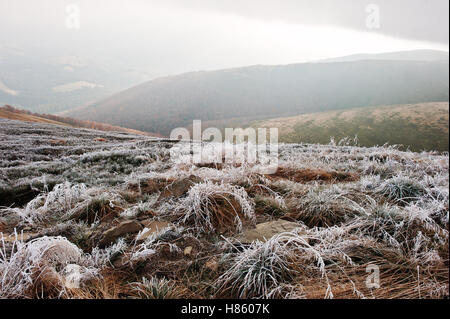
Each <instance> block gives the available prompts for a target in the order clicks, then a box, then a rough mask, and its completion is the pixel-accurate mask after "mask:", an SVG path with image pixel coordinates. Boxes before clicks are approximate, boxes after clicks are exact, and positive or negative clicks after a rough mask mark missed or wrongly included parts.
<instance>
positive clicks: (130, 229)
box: [99, 220, 143, 247]
mask: <svg viewBox="0 0 450 319" xmlns="http://www.w3.org/2000/svg"><path fill="white" fill-rule="evenodd" d="M142 228H143V226H142V225H141V224H140V223H138V222H137V221H134V220H128V221H124V222H122V223H120V224H118V225H117V226H115V227H112V228H110V229H108V230H107V231H105V232H104V233H103V236H102V239H101V240H100V243H99V247H105V246H107V245H109V244H111V243H113V242H114V241H115V240H116V239H118V238H120V237H123V236H125V235H129V234H135V233H137V232H139V231H141V230H142Z"/></svg>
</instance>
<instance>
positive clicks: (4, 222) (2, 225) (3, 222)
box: [0, 214, 22, 232]
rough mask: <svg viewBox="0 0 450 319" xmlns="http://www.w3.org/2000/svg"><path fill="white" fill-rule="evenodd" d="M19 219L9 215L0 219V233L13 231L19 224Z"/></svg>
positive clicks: (15, 215)
mask: <svg viewBox="0 0 450 319" xmlns="http://www.w3.org/2000/svg"><path fill="white" fill-rule="evenodd" d="M21 220H22V219H21V218H20V216H19V215H17V214H9V215H6V216H4V217H0V232H1V231H3V232H5V231H11V230H13V229H14V228H15V227H16V226H17V225H18V224H19V223H20V222H21Z"/></svg>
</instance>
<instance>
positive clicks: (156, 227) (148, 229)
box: [136, 220, 172, 242]
mask: <svg viewBox="0 0 450 319" xmlns="http://www.w3.org/2000/svg"><path fill="white" fill-rule="evenodd" d="M142 224H143V225H144V227H145V229H144V231H143V232H142V233H141V234H139V235H138V236H137V237H136V240H137V241H138V242H139V241H144V240H146V239H147V238H148V237H150V236H151V235H153V234H154V233H156V232H159V231H160V230H162V229H164V228H167V227H169V226H171V225H172V224H171V223H169V222H165V221H158V220H144V221H142Z"/></svg>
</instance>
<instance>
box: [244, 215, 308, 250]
mask: <svg viewBox="0 0 450 319" xmlns="http://www.w3.org/2000/svg"><path fill="white" fill-rule="evenodd" d="M299 227H300V225H299V224H298V223H294V222H289V221H286V220H276V221H271V222H267V223H262V224H258V225H256V228H254V229H249V230H246V231H245V232H244V233H242V234H241V235H240V236H239V237H237V240H238V241H239V242H241V243H243V244H251V243H252V242H254V241H257V240H259V241H262V242H266V241H267V240H269V239H270V238H272V237H273V236H275V235H278V234H280V233H284V232H289V231H292V230H294V229H296V228H299Z"/></svg>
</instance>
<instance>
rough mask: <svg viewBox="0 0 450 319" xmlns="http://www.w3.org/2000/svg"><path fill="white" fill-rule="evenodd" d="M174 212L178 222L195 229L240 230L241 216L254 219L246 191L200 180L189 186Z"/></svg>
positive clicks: (211, 230) (252, 204)
mask: <svg viewBox="0 0 450 319" xmlns="http://www.w3.org/2000/svg"><path fill="white" fill-rule="evenodd" d="M174 213H175V214H176V215H178V216H179V219H178V222H180V223H182V224H186V225H188V224H191V225H193V226H194V227H195V229H196V230H197V231H199V232H216V231H223V230H225V231H226V230H229V229H230V228H232V229H234V230H235V231H236V232H240V231H242V228H243V223H244V221H245V220H247V221H249V222H250V223H255V218H256V217H255V212H254V203H253V201H252V200H251V199H250V198H249V196H248V194H247V192H246V191H245V190H244V189H243V188H240V187H237V186H232V185H230V184H215V183H213V182H206V183H200V184H197V185H195V186H194V187H192V188H191V189H190V190H189V193H188V194H187V196H186V198H183V199H182V200H181V201H180V202H179V203H178V206H176V207H175V209H174Z"/></svg>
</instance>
